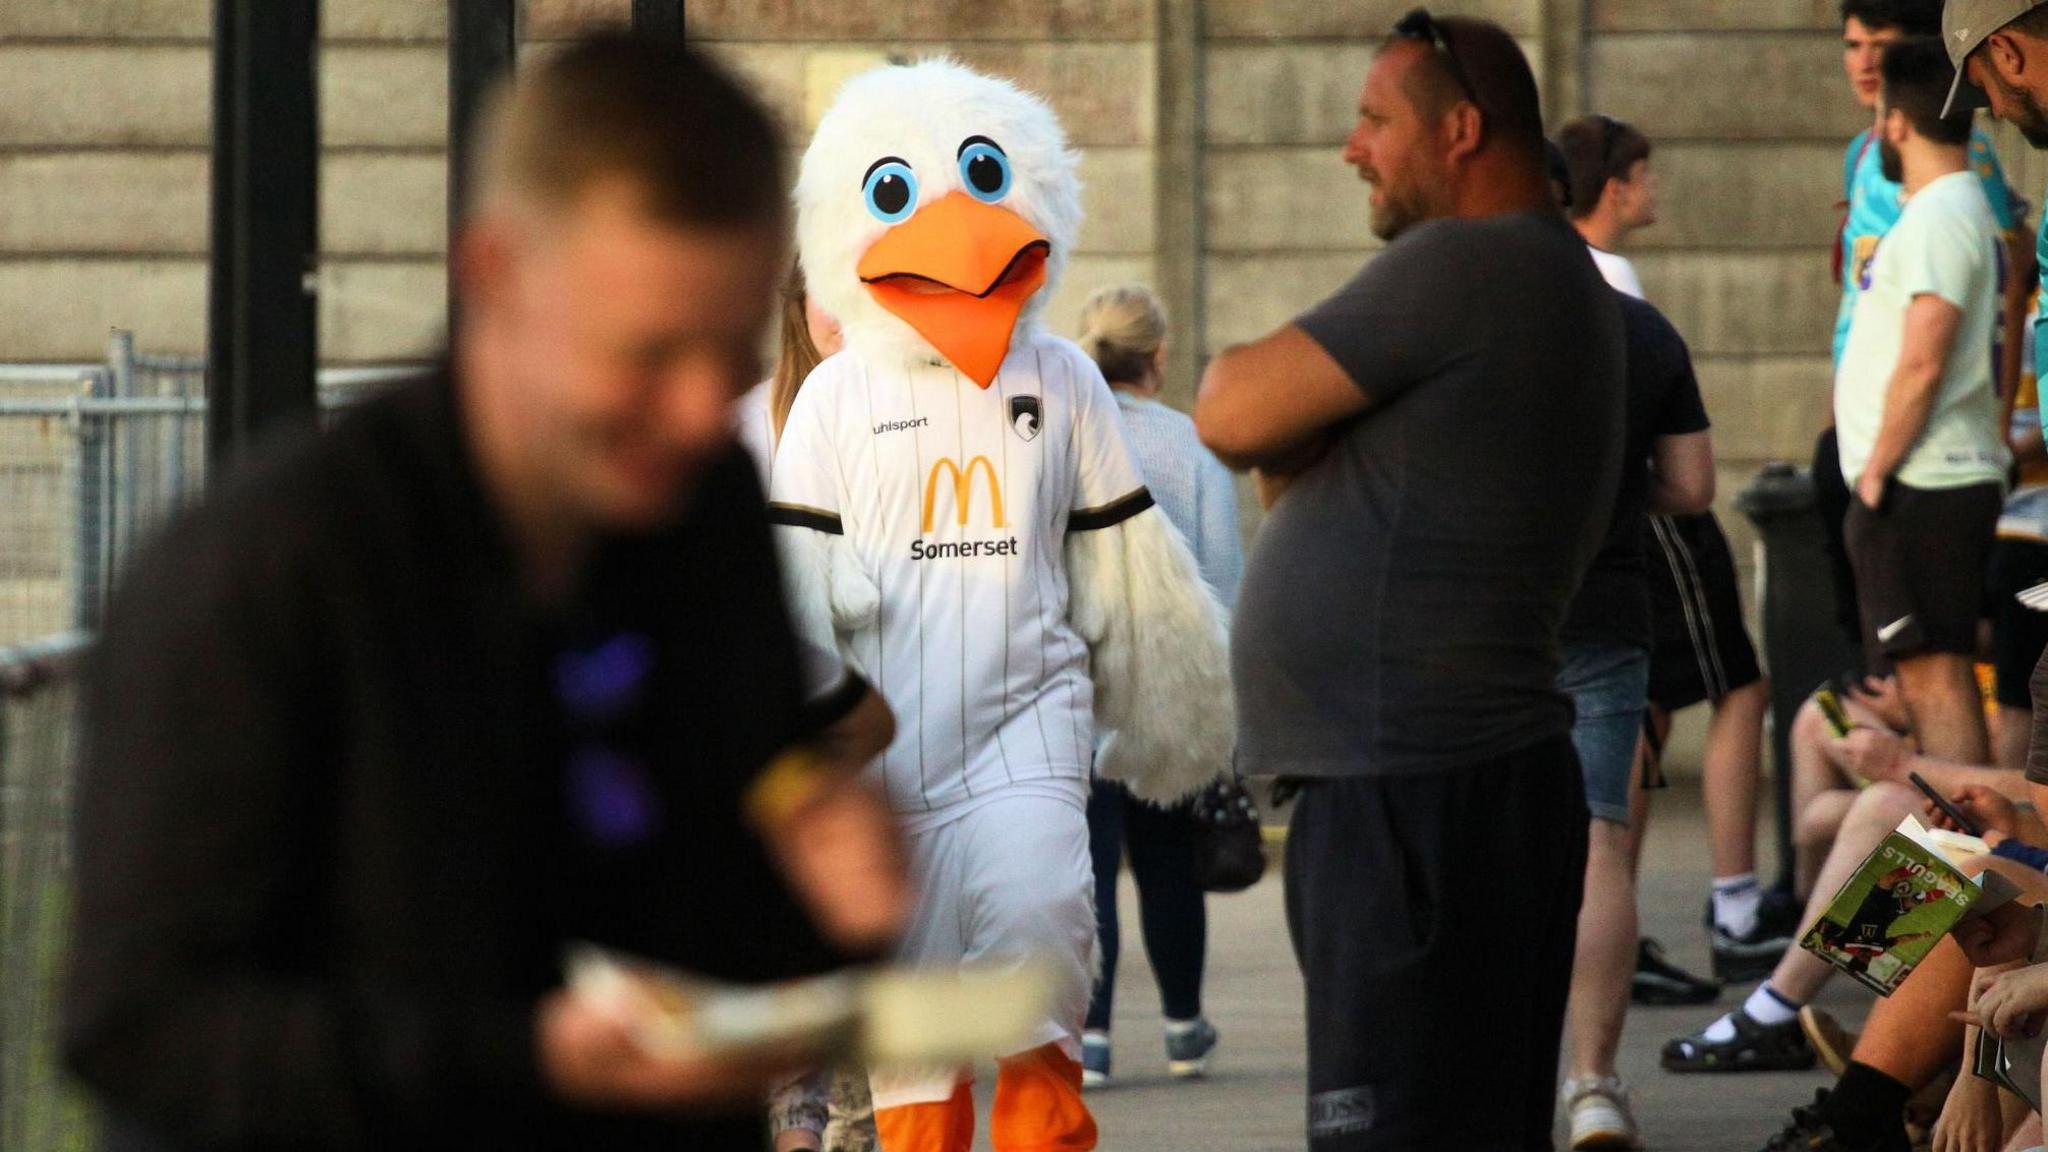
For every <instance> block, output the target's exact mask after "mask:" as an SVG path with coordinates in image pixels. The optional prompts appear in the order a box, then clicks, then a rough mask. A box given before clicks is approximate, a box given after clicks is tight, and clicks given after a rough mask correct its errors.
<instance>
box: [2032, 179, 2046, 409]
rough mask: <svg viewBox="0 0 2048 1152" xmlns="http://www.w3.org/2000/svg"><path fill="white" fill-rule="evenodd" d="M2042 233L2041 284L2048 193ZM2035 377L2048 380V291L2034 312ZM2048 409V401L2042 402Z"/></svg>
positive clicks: (2037, 253) (2038, 243)
mask: <svg viewBox="0 0 2048 1152" xmlns="http://www.w3.org/2000/svg"><path fill="white" fill-rule="evenodd" d="M2041 203H2042V206H2043V210H2042V212H2041V233H2040V235H2039V236H2037V237H2036V238H2035V239H2034V263H2035V264H2036V266H2037V267H2039V269H2040V274H2041V279H2040V283H2041V284H2048V195H2044V196H2043V197H2042V200H2041ZM2034 379H2035V380H2048V292H2042V293H2040V294H2039V304H2038V308H2037V310H2036V311H2035V313H2034ZM2042 409H2043V411H2048V401H2043V402H2042Z"/></svg>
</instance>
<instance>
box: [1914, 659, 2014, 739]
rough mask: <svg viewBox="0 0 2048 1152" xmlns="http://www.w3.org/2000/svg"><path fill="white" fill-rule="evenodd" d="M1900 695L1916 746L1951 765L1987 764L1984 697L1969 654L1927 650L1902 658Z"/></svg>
mask: <svg viewBox="0 0 2048 1152" xmlns="http://www.w3.org/2000/svg"><path fill="white" fill-rule="evenodd" d="M1898 671H1899V694H1900V695H1901V696H1902V697H1904V699H1905V701H1906V711H1907V712H1908V713H1909V714H1911V716H1912V717H1913V735H1914V737H1915V738H1917V739H1918V740H1919V742H1920V750H1921V751H1922V752H1925V753H1926V754H1927V755H1929V756H1932V757H1934V758H1936V759H1938V760H1947V761H1948V762H1950V763H1952V764H1989V763H1991V738H1990V736H1989V735H1988V734H1986V732H1985V731H1984V699H1983V695H1982V694H1981V693H1980V692H1979V691H1978V689H1977V673H1976V670H1975V669H1974V668H1973V667H1972V666H1971V664H1970V661H1969V659H1968V658H1967V657H1963V656H1956V655H1953V654H1951V653H1947V652H1927V653H1922V654H1921V655H1918V656H1911V657H1908V658H1906V659H1903V660H1900V661H1899V663H1898Z"/></svg>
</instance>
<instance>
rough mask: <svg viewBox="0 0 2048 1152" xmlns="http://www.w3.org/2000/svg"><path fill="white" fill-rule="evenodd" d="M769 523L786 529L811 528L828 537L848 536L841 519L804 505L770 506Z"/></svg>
mask: <svg viewBox="0 0 2048 1152" xmlns="http://www.w3.org/2000/svg"><path fill="white" fill-rule="evenodd" d="M768 522H769V523H770V524H780V525H782V526H783V527H784V528H810V529H814V530H816V531H819V532H823V533H825V534H826V535H827V536H844V535H846V526H845V525H844V524H841V523H840V522H839V517H838V516H837V515H835V514H834V513H831V512H827V511H825V510H824V509H822V508H810V507H806V506H804V505H802V504H770V505H768Z"/></svg>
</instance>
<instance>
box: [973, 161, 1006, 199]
mask: <svg viewBox="0 0 2048 1152" xmlns="http://www.w3.org/2000/svg"><path fill="white" fill-rule="evenodd" d="M967 182H968V183H970V184H972V185H974V186H975V187H976V188H978V189H980V190H981V191H983V192H994V191H995V190H996V189H998V188H1001V187H1002V186H1003V166H1002V165H1001V164H999V163H997V162H996V158H995V157H993V156H988V155H981V156H976V157H975V158H974V159H972V160H969V161H968V162H967Z"/></svg>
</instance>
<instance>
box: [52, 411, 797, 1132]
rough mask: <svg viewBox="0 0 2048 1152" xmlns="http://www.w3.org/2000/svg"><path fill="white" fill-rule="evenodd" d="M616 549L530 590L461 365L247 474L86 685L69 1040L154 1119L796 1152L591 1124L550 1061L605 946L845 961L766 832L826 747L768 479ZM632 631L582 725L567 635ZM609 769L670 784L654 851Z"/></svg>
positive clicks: (668, 955)
mask: <svg viewBox="0 0 2048 1152" xmlns="http://www.w3.org/2000/svg"><path fill="white" fill-rule="evenodd" d="M590 568H591V571H590V572H589V574H588V578H587V579H586V580H585V582H584V584H583V586H582V588H581V589H580V591H579V593H578V594H577V595H576V596H575V597H573V598H572V599H573V601H574V608H573V610H571V611H567V612H558V613H556V614H554V615H552V616H544V615H542V614H541V613H539V612H538V611H536V610H535V609H534V608H532V607H531V606H530V604H529V603H528V601H527V599H526V598H525V597H524V596H523V595H522V594H521V591H520V586H519V584H518V581H517V576H516V572H515V567H514V563H513V557H512V554H511V552H510V551H509V548H508V546H507V543H506V541H505V539H504V537H503V535H502V530H501V529H500V527H499V526H498V523H497V521H496V519H495V517H494V514H493V512H492V510H491V508H490V506H489V504H488V503H487V502H486V500H485V498H484V494H483V492H482V489H481V488H480V486H479V484H478V481H477V479H476V477H475V475H474V472H473V469H472V466H471V463H470V461H469V458H468V454H467V450H466V447H465V441H464V439H463V436H462V432H461V426H460V418H459V414H458V407H457V405H456V403H455V397H454V388H453V387H451V386H450V384H449V383H448V382H447V381H446V380H445V379H438V378H437V379H434V380H429V381H426V382H423V383H420V384H417V385H412V386H407V387H404V388H402V389H400V390H399V391H398V392H397V393H395V394H393V395H391V396H388V397H384V398H380V399H378V400H375V401H372V402H370V403H369V404H368V405H366V406H364V408H363V409H361V410H360V411H357V412H355V413H353V414H351V415H350V416H349V417H347V418H346V419H344V420H343V421H341V422H340V424H339V425H338V426H337V427H336V428H335V429H334V430H333V431H331V432H329V433H327V434H325V435H324V436H321V437H318V438H309V439H307V440H305V441H303V442H300V443H298V444H296V445H293V446H291V447H288V448H285V449H283V450H281V451H278V452H275V453H272V454H270V455H269V456H268V457H267V458H266V459H265V460H264V461H262V462H260V463H255V464H251V465H249V466H248V467H246V468H245V469H243V470H242V471H241V472H240V473H239V474H238V475H237V476H236V477H234V478H232V479H231V480H229V481H228V482H226V483H225V484H224V485H223V486H222V487H221V488H220V489H219V490H218V491H216V493H215V494H214V495H213V496H212V497H211V498H210V499H209V500H208V501H207V502H206V503H205V504H204V505H203V506H202V507H201V508H200V509H198V510H197V511H196V512H194V513H192V514H190V515H188V516H187V517H185V518H184V519H183V520H182V521H181V522H180V523H179V524H177V525H176V526H175V528H174V529H173V530H171V531H170V532H168V533H167V534H166V536H165V538H164V539H162V540H161V541H160V542H159V543H158V544H157V545H156V546H155V547H153V548H152V549H150V550H149V551H148V552H147V553H146V555H145V556H144V557H142V558H141V559H139V560H138V562H137V563H136V564H135V566H134V567H133V569H132V570H131V571H130V573H129V574H128V576H127V578H126V580H125V582H124V585H123V589H122V591H121V593H120V595H119V596H118V597H117V598H116V603H115V605H114V606H113V608H112V610H111V612H110V614H109V617H108V620H107V625H106V628H105V632H104V635H103V637H102V638H101V642H100V645H99V650H98V652H97V653H96V657H95V659H94V660H93V661H92V662H91V666H90V669H89V672H88V678H87V688H86V693H87V695H86V713H85V715H86V720H85V728H84V735H85V740H86V752H85V760H84V764H83V767H82V774H81V785H80V791H79V797H78V800H79V818H78V820H79V822H78V828H77V833H78V892H77V897H78V902H77V930H76V939H75V945H74V948H73V951H72V957H71V971H70V982H69V987H68V992H67V1002H66V1005H65V1009H66V1013H65V1014H66V1020H65V1044H66V1056H67V1060H68V1062H69V1064H70V1066H71V1068H72V1069H73V1071H74V1072H75V1073H76V1074H77V1075H78V1076H80V1077H81V1078H82V1079H84V1080H85V1081H86V1083H87V1085H88V1086H89V1087H91V1088H92V1089H94V1090H95V1092H96V1094H97V1096H98V1097H99V1099H100V1101H101V1102H102V1104H103V1105H105V1107H106V1108H107V1109H108V1110H109V1112H111V1113H113V1114H114V1115H115V1116H116V1117H118V1118H119V1119H120V1120H121V1121H123V1122H124V1126H132V1127H133V1128H134V1129H138V1130H141V1131H145V1132H147V1133H149V1134H150V1136H151V1137H152V1138H153V1139H156V1140H160V1141H163V1142H165V1143H166V1144H169V1145H172V1146H178V1147H191V1148H215V1147H220V1148H266V1149H268V1148H277V1149H284V1148H315V1147H317V1148H335V1149H352V1148H362V1149H380V1150H382V1149H402V1148H414V1147H418V1148H429V1147H431V1148H435V1149H437V1150H442V1149H448V1148H462V1147H495V1148H539V1147H560V1148H578V1149H583V1148H610V1147H620V1148H627V1147H650V1148H651V1147H662V1148H665V1149H672V1150H673V1149H710V1148H726V1147H732V1148H747V1147H751V1148H758V1147H760V1146H761V1136H760V1132H761V1126H760V1121H759V1119H758V1117H756V1116H733V1117H727V1118H724V1119H722V1120H715V1121H700V1122H693V1123H687V1124H686V1123H681V1122H673V1123H671V1122H656V1121H653V1120H650V1119H645V1118H634V1119H617V1118H612V1119H604V1118H598V1117H593V1116H587V1115H577V1114H572V1113H570V1112H568V1111H567V1110H565V1109H563V1108H560V1107H558V1106H556V1105H554V1104H552V1103H550V1101H549V1099H548V1098H547V1096H546V1094H545V1092H544V1091H543V1089H542V1086H541V1084H540V1081H539V1078H538V1074H537V1070H536V1066H535V1059H534V1052H533V1032H532V1019H533V1011H534V1006H535V1004H536V1001H537V1000H538V999H539V997H540V996H541V995H542V994H543V993H544V992H545V991H546V990H548V989H550V988H552V987H555V986H557V985H558V984H559V983H560V979H561V973H560V956H561V949H562V947H563V945H564V944H565V943H567V942H569V941H572V940H578V939H590V940H596V941H599V942H602V943H606V944H610V945H613V946H617V947H620V948H623V949H630V950H632V951H634V952H638V953H643V954H646V955H649V956H652V957H656V958H659V959H661V960H665V961H668V962H671V963H675V964H678V965H681V966H685V967H688V968H691V969H694V970H697V971H701V972H705V973H709V974H713V975H717V976H723V977H728V978H735V979H765V978H780V977H785V976H789V975H794V974H798V973H801V972H808V971H815V970H819V969H821V968H823V967H825V966H827V965H828V964H829V963H830V962H831V961H832V959H833V957H831V956H830V955H828V953H827V951H826V950H825V948H824V947H823V946H822V945H821V944H820V943H819V941H818V939H817V937H816V936H815V934H814V933H813V932H812V930H811V929H810V926H809V924H808V922H807V921H806V920H805V918H804V917H803V916H802V914H801V913H800V911H799V910H798V909H797V907H796V905H795V903H794V902H793V900H792V899H791V898H790V896H789V894H788V893H787V891H786V890H785V889H784V888H783V886H782V885H781V882H780V881H779V879H778V878H777V877H776V876H775V875H774V873H773V871H772V869H771V868H770V865H769V863H768V860H767V858H766V855H765V853H764V851H763V848H762V846H761V845H760V844H759V843H758V842H757V841H756V840H755V839H754V838H753V837H752V836H751V834H749V833H748V832H746V831H744V829H743V825H742V822H741V819H740V815H739V797H740V795H741V793H742V791H743V789H744V787H745V785H746V784H747V783H748V782H749V780H750V779H751V778H752V776H753V775H754V774H755V773H756V772H757V771H758V770H759V768H760V766H761V765H762V764H763V763H764V762H765V761H766V760H767V759H768V758H770V757H771V756H772V755H773V754H774V753H775V752H776V751H777V750H778V749H780V748H782V747H784V746H786V745H787V744H789V743H790V742H792V741H794V740H797V739H799V738H801V736H802V735H803V734H804V733H805V731H806V729H805V720H804V719H803V717H802V715H801V709H800V700H799V684H798V671H797V665H796V660H795V655H794V651H793V648H792V641H791V638H790V634H789V628H788V624H787V621H786V619H785V617H784V614H783V609H782V606H781V601H780V598H779V588H780V584H779V579H778V576H777V572H776V568H775V558H774V552H773V548H772V545H771V543H770V540H769V535H768V529H767V527H766V523H765V520H764V518H763V510H762V499H761V494H760V491H759V488H758V482H757V481H756V479H755V473H754V471H753V468H752V466H751V464H749V463H748V462H747V461H746V459H745V458H744V457H743V456H742V455H740V454H739V453H738V452H735V453H734V454H733V455H732V456H730V457H729V458H727V459H726V460H724V461H723V462H721V463H720V464H718V465H716V466H714V467H713V468H712V469H711V470H710V471H709V472H708V473H707V474H706V475H705V476H704V477H703V478H702V479H701V481H700V483H699V486H698V488H697V491H696V493H695V495H694V497H693V499H692V501H691V504H690V506H689V510H688V511H687V513H686V514H685V516H684V517H683V519H682V521H681V523H679V524H678V526H676V527H675V528H674V529H673V530H671V531H667V532H664V533H661V534H660V535H658V536H651V537H646V538H638V539H620V540H614V541H609V542H607V543H606V544H605V546H604V547H603V548H601V549H600V550H599V553H598V555H597V557H596V559H595V560H594V561H593V562H592V564H591V566H590ZM620 636H626V637H637V638H640V639H638V640H636V641H635V642H636V643H642V642H644V644H645V645H646V646H647V648H648V650H650V651H651V652H652V653H653V659H652V664H651V670H650V671H649V672H648V673H647V676H646V679H645V681H644V683H643V684H641V687H640V689H639V690H638V691H637V692H636V693H635V696H634V702H633V703H632V705H631V706H630V707H628V708H626V709H625V710H624V711H623V712H622V713H620V714H617V715H610V714H607V715H604V716H600V717H597V718H595V719H593V718H592V717H590V716H580V715H579V714H578V713H577V711H576V709H575V708H572V707H570V706H569V705H567V704H565V701H566V700H568V699H569V697H568V695H567V692H568V689H566V688H564V687H563V684H562V680H561V677H562V676H563V675H564V670H565V668H566V667H567V665H566V664H565V662H564V661H565V654H566V653H571V652H574V651H577V650H579V649H580V648H583V647H589V646H592V645H598V644H601V643H602V642H603V641H605V640H606V639H607V638H617V637H620ZM636 683H639V682H637V681H636ZM593 754H596V755H600V756H602V755H613V756H617V755H623V756H625V757H626V758H627V759H628V760H630V761H632V762H633V763H636V764H640V765H642V766H643V767H644V769H645V771H644V774H643V778H644V779H645V780H648V781H650V783H648V784H647V785H646V788H647V789H650V790H651V795H643V796H641V797H640V801H641V803H640V804H639V807H638V808H637V809H636V817H635V818H636V819H637V821H638V823H637V824H635V825H634V826H633V827H632V828H630V829H628V833H629V834H627V835H624V836H619V835H610V834H606V835H596V834H594V833H593V824H592V820H593V819H594V817H593V816H592V815H591V811H592V805H593V804H597V803H599V802H598V801H593V800H591V799H590V797H589V796H588V795H586V794H585V793H587V792H588V790H589V789H588V785H589V781H588V780H586V779H585V778H584V776H583V775H580V774H579V773H581V772H582V771H583V770H582V769H581V768H578V767H573V766H575V765H580V764H582V763H583V762H584V759H585V758H588V757H589V756H591V755H593ZM600 806H601V805H600ZM599 824H602V820H599Z"/></svg>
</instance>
